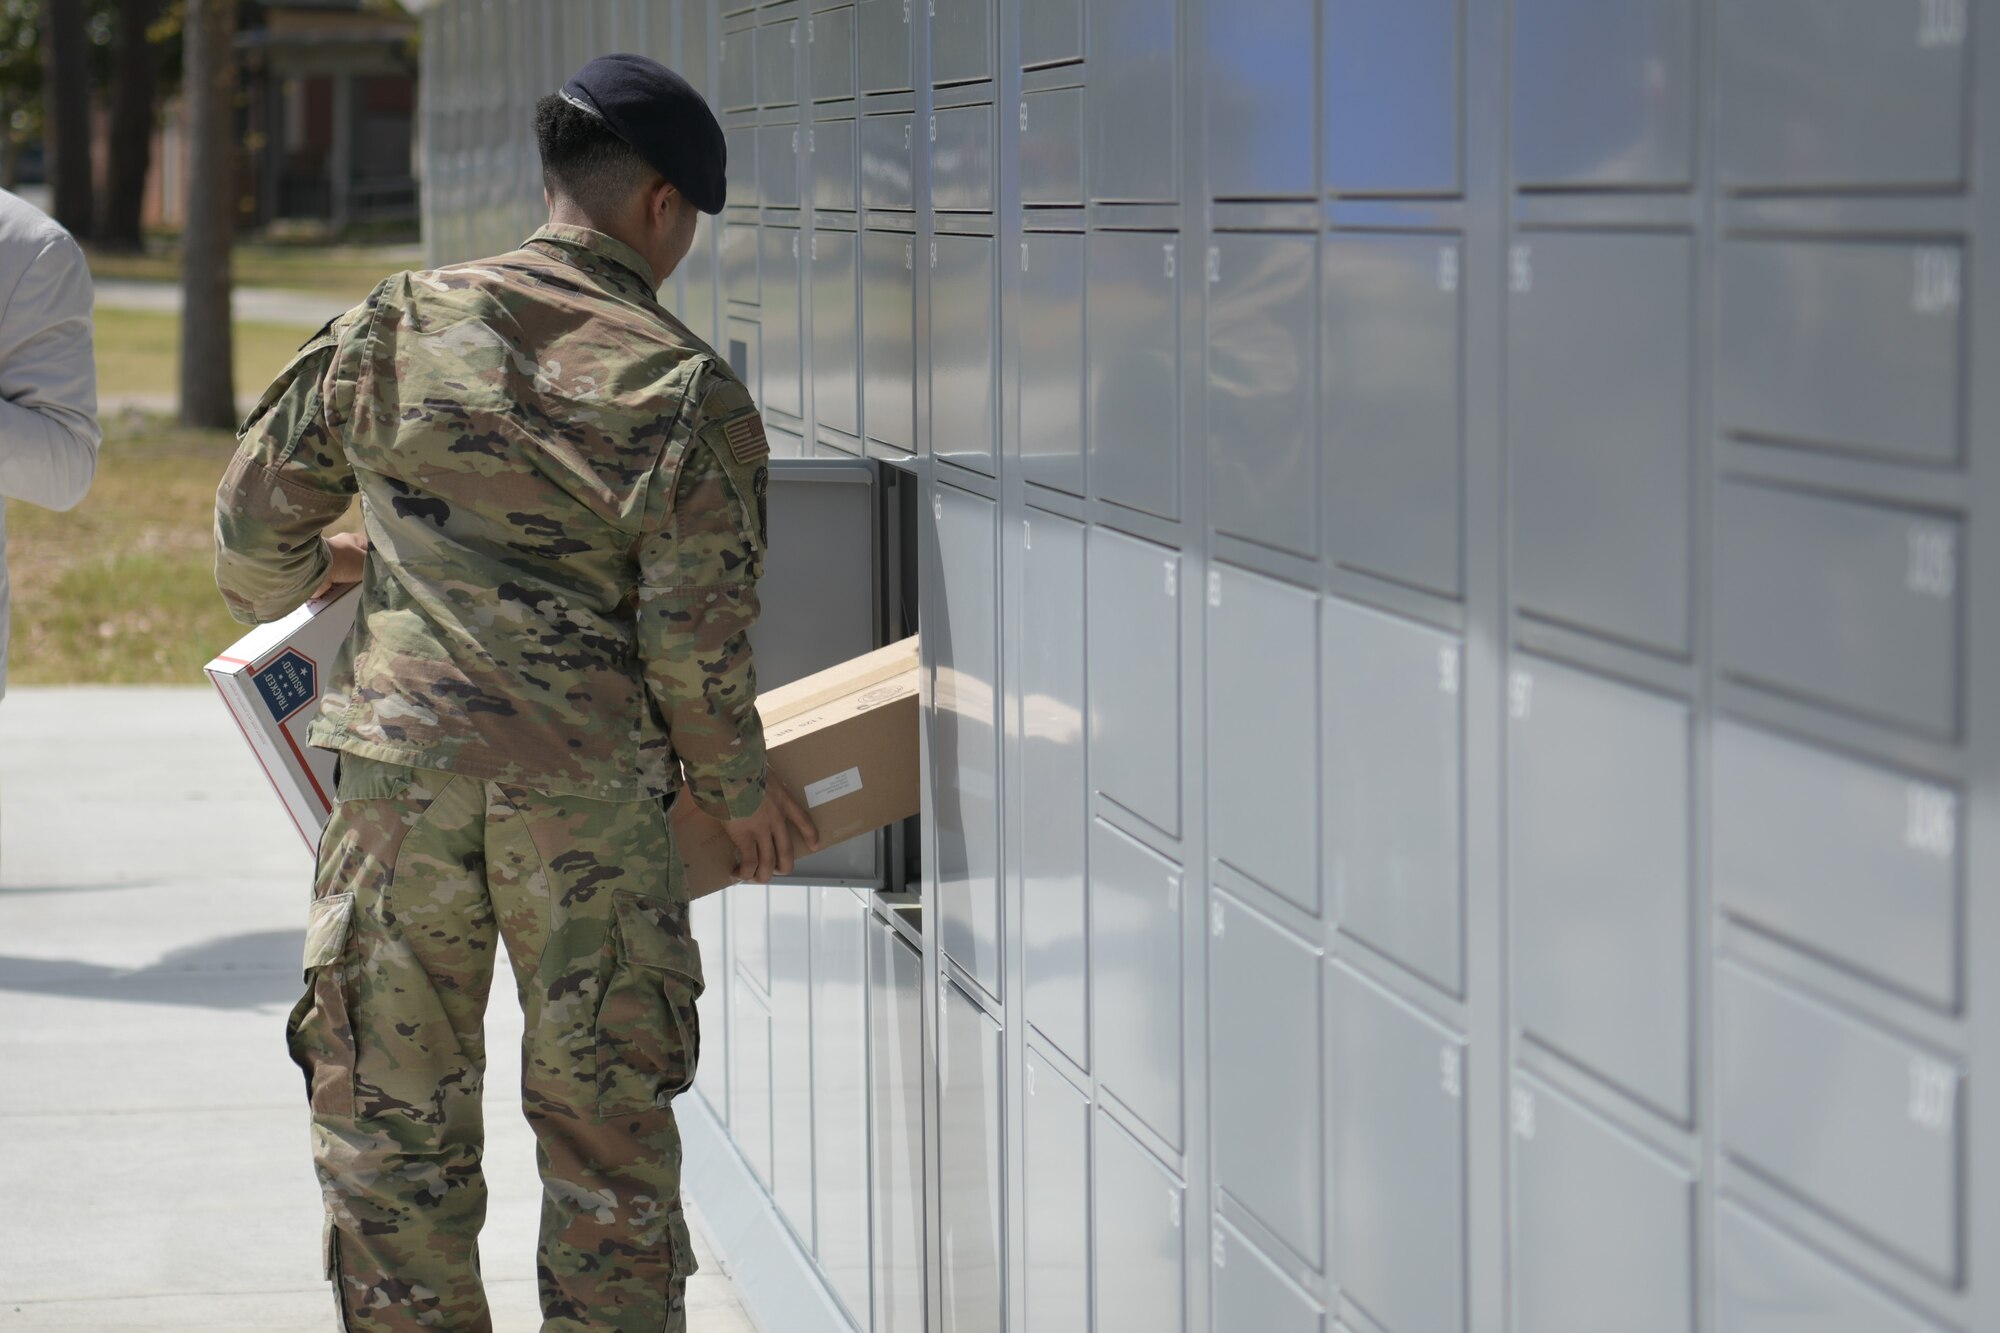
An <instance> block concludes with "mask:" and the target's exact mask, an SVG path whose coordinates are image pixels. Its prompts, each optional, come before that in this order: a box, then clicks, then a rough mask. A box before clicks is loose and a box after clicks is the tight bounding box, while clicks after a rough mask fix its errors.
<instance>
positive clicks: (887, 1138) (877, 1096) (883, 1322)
mask: <svg viewBox="0 0 2000 1333" xmlns="http://www.w3.org/2000/svg"><path fill="white" fill-rule="evenodd" d="M923 1024H924V1014H923V966H922V964H921V963H920V962H919V961H918V959H917V954H916V951H915V950H914V949H912V948H911V947H910V946H909V945H907V944H905V943H904V942H903V941H902V940H901V939H900V938H899V937H898V936H897V934H896V931H895V928H894V927H892V926H890V925H889V924H888V923H887V922H884V921H879V920H876V919H874V918H872V917H871V918H870V919H869V922H868V1081H869V1094H870V1097H869V1105H870V1108H871V1112H870V1124H869V1133H870V1141H871V1144H872V1148H873V1151H872V1152H871V1153H870V1156H869V1165H870V1176H871V1179H872V1181H873V1188H872V1189H871V1191H870V1198H871V1199H872V1200H873V1211H872V1219H873V1220H872V1222H871V1224H870V1225H871V1230H872V1237H873V1241H874V1244H873V1246H872V1248H871V1257H870V1264H871V1267H872V1269H873V1273H874V1279H875V1280H874V1285H873V1300H874V1308H875V1319H874V1333H926V1330H925V1328H924V1068H923V1067H924V1033H923Z"/></svg>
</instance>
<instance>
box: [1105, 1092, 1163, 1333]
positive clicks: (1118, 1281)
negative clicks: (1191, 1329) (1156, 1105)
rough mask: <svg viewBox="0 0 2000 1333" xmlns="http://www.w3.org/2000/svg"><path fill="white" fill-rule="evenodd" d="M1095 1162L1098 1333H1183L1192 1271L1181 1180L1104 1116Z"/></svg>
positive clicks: (1109, 1118)
mask: <svg viewBox="0 0 2000 1333" xmlns="http://www.w3.org/2000/svg"><path fill="white" fill-rule="evenodd" d="M1093 1157H1094V1161H1093V1163H1092V1167H1093V1169H1092V1172H1091V1180H1092V1191H1091V1193H1092V1195H1093V1201H1092V1206H1091V1211H1090V1220H1091V1235H1092V1244H1091V1253H1092V1254H1093V1256H1094V1257H1095V1258H1096V1261H1097V1328H1098V1330H1099V1333H1122V1331H1123V1330H1125V1329H1132V1330H1135V1331H1136V1330H1140V1329H1143V1330H1145V1333H1182V1330H1184V1329H1185V1328H1186V1327H1187V1318H1186V1301H1185V1300H1184V1299H1183V1297H1182V1293H1183V1292H1184V1291H1185V1289H1186V1285H1187V1280H1186V1276H1185V1274H1186V1271H1187V1265H1186V1261H1185V1259H1184V1258H1183V1250H1182V1236H1181V1227H1182V1218H1183V1214H1184V1211H1185V1210H1184V1208H1183V1206H1182V1205H1183V1202H1184V1196H1185V1193H1186V1191H1185V1190H1183V1189H1182V1187H1181V1184H1180V1182H1179V1181H1177V1180H1175V1179H1174V1178H1173V1177H1172V1176H1171V1175H1169V1174H1168V1173H1167V1171H1166V1169H1165V1168H1164V1167H1162V1166H1161V1165H1160V1164H1159V1163H1158V1162H1156V1161H1154V1160H1153V1157H1152V1154H1150V1153H1148V1152H1147V1151H1146V1150H1145V1149H1144V1148H1142V1147H1140V1146H1139V1144H1138V1141H1137V1140H1135V1139H1134V1138H1133V1137H1132V1136H1131V1135H1130V1134H1127V1133H1126V1132H1125V1131H1124V1130H1123V1129H1121V1128H1120V1127H1119V1126H1118V1124H1117V1123H1116V1122H1115V1121H1113V1120H1112V1119H1111V1117H1110V1116H1108V1115H1106V1114H1105V1113H1104V1112H1103V1111H1102V1110H1100V1111H1099V1112H1098V1113H1097V1134H1096V1144H1095V1149H1094V1153H1093Z"/></svg>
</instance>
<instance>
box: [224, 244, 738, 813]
mask: <svg viewBox="0 0 2000 1333" xmlns="http://www.w3.org/2000/svg"><path fill="white" fill-rule="evenodd" d="M647 272H648V268H647V265H646V263H645V261H644V260H643V259H641V258H640V256H639V255H638V254H637V253H636V252H634V251H633V250H631V249H630V248H629V247H627V246H625V245H624V244H623V243H621V242H619V241H616V240H613V239H612V238H610V237H608V236H604V235H601V234H599V233H597V232H594V231H588V230H585V229H583V228H578V227H560V226H550V227H544V228H543V229H542V230H541V231H539V232H537V233H536V234H535V235H534V236H533V237H532V238H531V239H530V240H529V241H528V242H527V244H526V245H525V246H523V247H522V248H521V249H519V250H516V251H514V252H513V253H511V254H507V255H502V256H499V257H498V258H494V259H486V260H480V261H478V262H475V263H469V264H458V265H453V266H451V267H449V268H443V269H437V270H434V271H431V272H425V273H403V274H398V275H396V276H395V277H392V278H390V279H388V280H387V281H385V282H384V283H382V285H381V286H379V287H377V288H376V289H375V291H374V292H373V293H372V294H370V296H369V297H368V299H367V300H366V301H364V302H363V303H362V304H361V305H359V306H357V307H355V308H354V309H353V310H351V311H349V312H348V313H347V314H345V315H343V316H341V317H340V318H339V319H337V320H334V321H333V322H332V323H331V324H329V325H328V326H327V327H326V328H325V329H324V330H322V331H321V332H320V334H319V335H318V336H316V337H315V338H313V339H312V340H311V341H310V342H308V343H307V344H306V345H305V346H304V347H303V348H302V349H300V351H299V353H298V355H297V356H295V357H294V358H293V359H292V362H291V364H290V365H288V366H287V367H286V368H285V370H284V371H283V372H282V373H281V374H280V375H279V376H278V378H277V380H276V382H275V383H273V384H272V385H271V387H270V388H269V389H268V390H266V392H265V394H264V397H263V401H261V402H260V403H259V404H258V405H257V407H256V409H255V411H253V412H252V413H251V416H250V419H249V421H248V423H247V424H246V425H245V427H244V429H243V432H242V435H241V447H240V448H239V450H238V452H237V454H236V457H235V459H234V460H233V461H232V462H231V464H230V467H229V471H228V472H227V474H225V475H224V477H223V479H222V484H221V487H220V488H219V489H218V491H217V493H216V502H215V526H216V582H217V584H218V585H219V586H220V587H221V589H222V594H223V597H224V599H225V600H226V601H227V602H228V604H229V609H230V612H231V614H233V615H234V616H235V617H236V618H237V619H238V620H240V621H243V622H244V623H246V624H255V623H260V622H263V621H269V620H275V619H278V618H280V617H282V616H284V615H286V614H288V613H289V612H291V611H292V610H293V609H295V608H296V607H298V606H299V605H300V604H301V603H303V602H304V601H305V600H306V598H307V597H308V596H309V595H310V594H311V593H312V591H313V590H314V589H315V588H316V587H317V586H318V585H319V582H320V581H321V579H323V578H324V577H325V574H326V571H327V568H328V562H329V559H330V557H329V554H328V551H327V547H326V543H325V541H324V540H323V539H322V537H321V532H322V531H323V530H324V529H325V528H326V527H327V526H328V525H329V524H331V523H332V522H334V521H335V520H336V519H338V518H339V517H340V516H341V515H342V514H343V513H344V512H345V511H346V510H347V508H348V505H349V503H350V502H351V501H352V500H353V499H354V497H356V496H359V499H360V503H361V512H362V517H363V521H364V522H365V524H366V526H367V532H368V538H369V542H370V548H371V549H370V553H369V557H368V560H367V565H366V569H367V572H366V574H365V576H364V580H363V587H362V601H361V608H360V613H359V618H358V620H357V622H356V625H355V630H354V634H353V635H352V637H351V638H350V639H349V640H348V642H347V645H346V647H345V649H344V650H343V652H342V654H341V657H340V660H339V661H338V662H337V663H336V665H335V669H334V671H333V675H332V683H331V685H330V686H329V690H328V693H327V695H326V697H325V698H324V700H323V701H322V706H321V713H320V716H319V719H318V721H317V722H315V723H314V725H313V727H312V731H311V740H312V743H313V744H315V745H319V746H323V747H326V748H329V749H335V750H343V751H346V752H348V753H351V754H357V755H362V756H364V757H367V758H371V759H380V760H386V761H389V762H392V763H404V764H410V765H413V766H417V767H423V768H434V769H444V770H447V771H451V772H457V773H464V774H467V775H469V776H473V777H478V778H483V779H490V780H494V781H500V782H510V783H518V784H521V785H523V786H528V787H533V788H537V789H539V790H543V791H552V792H567V793H570V794H573V795H578V796H586V797H591V798H594V799H599V800H628V799H639V798H642V797H645V796H648V795H651V794H654V793H659V792H664V791H667V790H670V789H672V788H674V787H676V786H678V785H680V782H681V777H680V775H679V774H678V773H677V772H676V769H677V768H678V769H680V770H682V771H684V773H685V782H686V785H687V787H688V789H689V794H690V795H691V796H693V798H694V799H695V801H696V802H697V804H699V805H700V806H701V807H702V808H703V809H705V810H707V811H708V812H709V813H710V814H713V815H716V816H717V817H719V818H731V817H740V816H743V815H746V814H749V813H751V812H752V811H753V810H755V809H756V807H757V806H758V804H759V803H760V802H761V801H762V799H763V793H764V741H763V730H762V727H761V726H760V724H759V722H758V719H757V710H756V694H757V683H756V673H755V670H754V667H753V666H752V663H751V656H750V644H749V640H748V638H747V631H748V630H749V628H750V625H751V622H753V621H754V620H755V619H756V617H757V607H758V603H757V580H758V578H759V576H760V575H761V574H762V572H763V555H764V543H765V532H764V522H765V489H766V482H767V474H766V466H767V455H768V453H769V447H768V445H767V444H766V442H765V438H764V427H763V423H762V421H761V419H760V418H759V416H758V414H757V410H756V408H755V407H754V406H753V404H752V403H751V400H750V395H749V393H748V391H747V390H746V389H745V388H744V387H743V384H742V382H741V381H740V380H738V379H737V378H736V376H735V375H734V374H732V373H731V372H730V370H729V368H728V366H727V365H726V364H724V363H723V362H722V361H721V360H720V359H719V358H717V357H716V355H715V353H714V352H712V351H711V350H710V349H709V348H708V347H707V346H706V345H704V344H703V343H702V342H701V340H700V339H698V338H696V337H695V336H694V335H693V334H692V333H691V332H689V331H688V330H687V328H686V327H684V326H683V325H682V324H681V323H680V322H679V321H677V320H676V319H674V317H673V316H672V315H670V314H668V313H667V311H666V310H665V309H663V308H662V307H661V306H660V304H659V302H658V301H657V299H656V298H655V296H654V293H653V289H652V286H651V284H650V283H649V282H648V280H647V279H646V277H644V276H642V275H644V274H646V273H647ZM676 761H678V764H677V763H676Z"/></svg>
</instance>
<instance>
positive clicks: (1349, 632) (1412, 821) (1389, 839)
mask: <svg viewBox="0 0 2000 1333" xmlns="http://www.w3.org/2000/svg"><path fill="white" fill-rule="evenodd" d="M1325 625H1326V651H1325V662H1326V693H1327V705H1326V706H1327V715H1326V721H1327V740H1326V773H1327V817H1326V821H1325V826H1326V830H1327V834H1326V837H1327V848H1326V858H1327V865H1328V874H1329V878H1330V879H1331V880H1332V884H1333V900H1334V914H1335V916H1336V918H1337V920H1338V923H1339V926H1340V928H1341V930H1342V931H1344V932H1346V933H1347V934H1350V935H1352V936H1354V937H1355V938H1356V939H1359V940H1361V941H1363V942H1364V943H1366V944H1368V945H1369V946H1370V947H1371V948H1374V949H1377V950H1379V951H1380V952H1382V953H1383V954H1384V955H1386V956H1387V957H1389V958H1392V959H1394V960H1395V961H1396V962H1398V963H1400V964H1402V965H1403V966H1404V967H1407V968H1409V969H1410V970H1411V971H1412V972H1414V973H1415V974H1416V975H1418V976H1420V977H1422V978H1424V979H1425V980H1426V981H1429V982H1430V983H1431V984H1433V985H1435V986H1437V987H1439V988H1441V989H1443V990H1444V991H1446V992H1448V993H1449V994H1452V995H1458V994H1460V993H1461V992H1462V989H1463V978H1464V944H1463V940H1464V927H1463V919H1464V902H1465V894H1464V888H1463V880H1464V859H1463V858H1464V851H1463V845H1464V843H1463V839H1464V815H1463V804H1462V799H1463V798H1462V796H1461V793H1462V791H1463V790H1464V781H1465V778H1464V768H1465V742H1464V732H1463V723H1462V711H1463V710H1462V705H1461V702H1460V700H1461V694H1460V691H1461V689H1462V688H1463V680H1464V675H1465V670H1464V665H1463V663H1464V654H1463V651H1462V649H1461V648H1460V645H1459V641H1458V639H1457V638H1455V637H1454V636H1452V635H1448V634H1443V633H1440V632H1438V631H1436V630H1431V629H1426V628H1423V627H1421V626H1418V625H1413V624H1410V623H1409V622H1407V621H1403V620H1398V619H1396V618H1394V617H1392V616H1386V615H1382V614H1380V613H1378V612H1375V611H1369V610H1364V609H1363V608H1361V607H1357V606H1353V605H1350V604H1348V603H1346V602H1339V601H1332V602H1328V603H1327V605H1326V611H1325Z"/></svg>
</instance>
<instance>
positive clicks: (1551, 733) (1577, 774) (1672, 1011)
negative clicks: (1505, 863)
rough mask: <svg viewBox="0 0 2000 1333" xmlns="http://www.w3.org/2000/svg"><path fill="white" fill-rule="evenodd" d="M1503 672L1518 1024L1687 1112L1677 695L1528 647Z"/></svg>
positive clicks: (1681, 739)
mask: <svg viewBox="0 0 2000 1333" xmlns="http://www.w3.org/2000/svg"><path fill="white" fill-rule="evenodd" d="M1518 661H1519V662H1520V665H1519V666H1517V667H1516V668H1515V670H1514V673H1513V677H1512V679H1511V680H1510V682H1509V686H1508V693H1509V699H1510V705H1511V706H1510V709H1509V712H1510V714H1511V715H1512V718H1513V723H1512V727H1511V730H1510V732H1509V737H1510V744H1509V746H1508V795H1509V801H1508V826H1509V858H1508V860H1509V874H1508V883H1509V885H1510V888H1511V891H1512V894H1513V901H1514V909H1513V918H1514V920H1513V941H1514V964H1513V968H1512V971H1513V976H1514V996H1515V1001H1516V1008H1515V1012H1516V1014H1517V1015H1518V1016H1519V1020H1520V1022H1521V1025H1522V1026H1523V1027H1524V1028H1525V1029H1526V1030H1527V1031H1529V1032H1531V1033H1533V1034H1534V1035H1535V1036H1536V1037H1538V1038H1539V1039H1541V1040H1542V1041H1545V1042H1547V1043H1548V1044H1549V1045H1551V1046H1553V1047H1555V1048H1556V1049H1557V1050H1560V1051H1563V1052H1564V1053H1566V1054H1567V1055H1568V1056H1569V1057H1570V1058H1571V1059H1573V1060H1575V1061H1577V1062H1578V1063H1580V1064H1582V1065H1583V1066H1584V1067H1586V1068H1588V1069H1590V1070H1591V1071H1592V1072H1594V1073H1595V1074H1597V1075H1598V1076H1599V1077H1600V1078H1603V1079H1605V1080H1607V1081H1609V1082H1610V1083H1612V1084H1614V1085H1616V1086H1617V1087H1620V1088H1622V1089H1624V1090H1625V1091H1626V1092H1627V1093H1629V1094H1631V1095H1633V1096H1636V1097H1638V1098H1640V1099H1641V1100H1643V1101H1645V1102H1647V1103H1648V1104H1650V1105H1651V1106H1652V1107H1653V1108H1654V1109H1656V1110H1658V1111H1660V1112H1662V1113H1663V1114H1665V1115H1668V1116H1671V1117H1673V1118H1674V1119H1676V1120H1679V1121H1681V1122H1683V1123H1686V1122H1687V1121H1688V1119H1689V1117H1690V1115H1691V1111H1692V1108H1691V1106H1690V1096H1691V1094H1690V1091H1689V1087H1688V1080H1689V1072H1688V1071H1689V1062H1690V1059H1691V1056H1690V1054H1689V1042H1690V1039H1691V1034H1690V1028H1691V1027H1692V1024H1693V1019H1692V1015H1691V1011H1690V1008H1689V1004H1690V999H1689V993H1688V976H1689V973H1690V971H1691V969H1692V966H1693V964H1692V962H1691V960H1690V950H1691V945H1690V942H1689V938H1688V933H1689V930H1690V928H1691V913H1692V908H1691V906H1690V903H1689V894H1690V873H1691V867H1690V865H1689V861H1688V840H1689V836H1690V829H1691V821H1690V818H1689V810H1688V762H1689V759H1688V746H1689V716H1688V709H1687V706H1686V705H1685V704H1682V703H1679V702H1677V701H1675V700H1671V699H1665V698H1661V697H1659V696H1656V695H1652V694H1645V693H1641V692H1640V691H1638V690H1634V689H1630V688H1628V687H1626V686H1623V685H1618V684H1614V683H1612V682H1610V681H1607V680H1602V679H1599V678H1598V677H1595V676H1587V675H1584V674H1583V673H1582V672H1578V671H1572V670H1569V669H1567V668H1564V667H1558V666H1555V665H1554V664H1552V663H1547V662H1542V661H1537V660H1535V659H1533V658H1525V657H1524V658H1520V659H1518Z"/></svg>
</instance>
